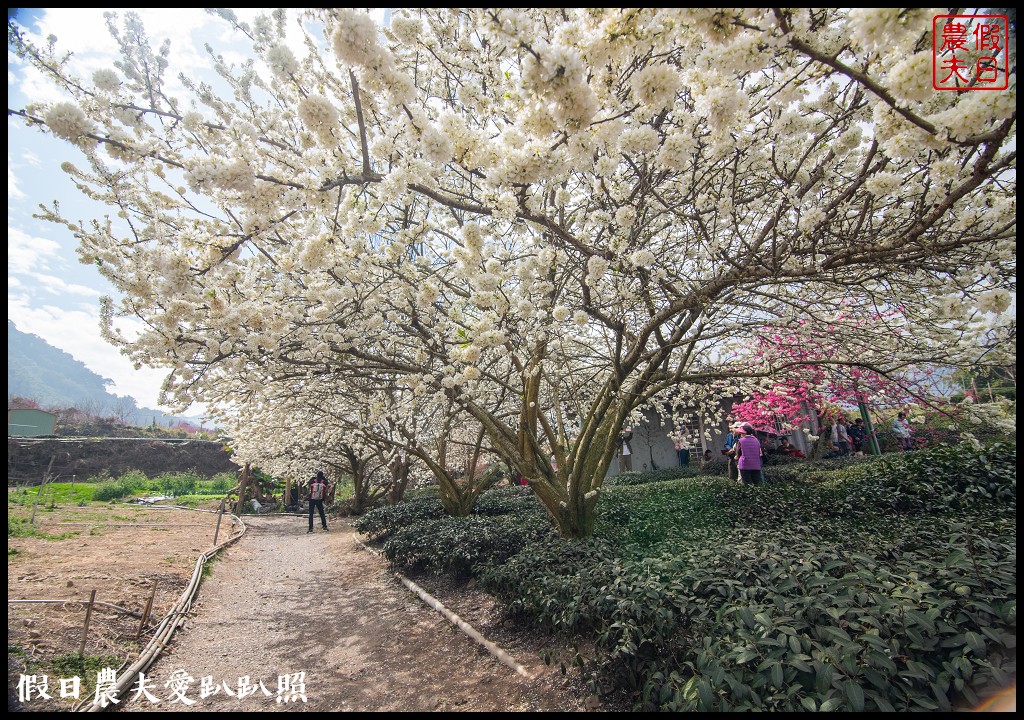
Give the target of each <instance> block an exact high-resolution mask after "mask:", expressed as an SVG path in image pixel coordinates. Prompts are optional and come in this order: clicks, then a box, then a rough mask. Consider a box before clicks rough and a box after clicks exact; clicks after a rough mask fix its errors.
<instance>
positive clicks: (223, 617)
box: [8, 508, 601, 712]
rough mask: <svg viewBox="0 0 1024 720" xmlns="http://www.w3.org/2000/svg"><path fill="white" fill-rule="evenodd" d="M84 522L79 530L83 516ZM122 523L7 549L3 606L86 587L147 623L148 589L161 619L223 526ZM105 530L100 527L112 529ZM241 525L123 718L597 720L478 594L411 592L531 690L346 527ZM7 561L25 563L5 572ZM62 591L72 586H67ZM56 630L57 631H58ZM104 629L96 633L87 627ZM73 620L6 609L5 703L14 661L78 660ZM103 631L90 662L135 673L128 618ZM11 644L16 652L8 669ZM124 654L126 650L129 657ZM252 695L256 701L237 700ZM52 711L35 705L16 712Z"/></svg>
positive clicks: (139, 519) (439, 588) (147, 516)
mask: <svg viewBox="0 0 1024 720" xmlns="http://www.w3.org/2000/svg"><path fill="white" fill-rule="evenodd" d="M70 510H71V509H69V513H70ZM81 510H82V512H81V513H80V515H82V516H84V515H85V512H86V509H84V508H83V509H81ZM129 512H131V515H130V516H129V517H130V518H131V522H132V524H133V526H132V527H125V528H114V527H107V526H105V527H103V528H102V529H101V530H100V533H101V534H98V535H89V534H88V528H86V532H83V533H82V534H81V535H80V536H76V538H74V539H69V540H61V541H47V540H39V539H35V538H9V541H8V548H9V550H8V585H9V591H8V597H9V599H10V598H26V599H28V598H33V597H59V598H74V599H82V598H83V597H84V598H87V597H88V592H87V591H88V590H91V589H92V588H94V587H95V588H97V589H98V590H99V592H98V593H97V599H98V600H106V601H107V602H112V603H114V604H118V605H124V606H126V607H129V608H137V609H141V606H142V604H143V603H144V602H145V599H146V597H147V596H148V593H149V590H150V588H151V587H152V581H153V580H154V579H156V580H159V583H158V593H157V597H158V602H157V607H156V608H155V609H154V615H156V616H157V618H159V617H162V613H164V612H166V610H167V609H168V608H169V607H170V606H171V605H172V604H173V602H174V601H175V600H177V597H178V596H180V593H181V591H182V589H183V587H184V585H185V582H186V579H187V576H188V575H189V574H190V573H191V570H192V567H193V565H194V559H195V556H196V555H197V554H198V553H199V552H200V551H201V550H203V549H206V548H208V547H210V545H211V541H212V537H213V527H214V524H215V522H216V516H214V515H207V514H204V513H198V512H189V511H177V510H163V511H159V510H136V509H131V510H130V511H129ZM71 514H73V513H71ZM110 517H112V515H109V514H108V518H107V520H106V521H105V522H117V521H115V520H112V519H110ZM154 518H160V519H154ZM161 519H162V522H164V523H170V522H177V523H181V525H180V526H179V527H177V528H171V527H165V528H163V529H159V528H157V527H153V526H149V525H144V524H143V523H156V522H161ZM80 521H81V522H90V521H94V520H93V519H92V518H87V519H85V520H80ZM95 521H96V522H98V521H99V518H97V519H96V520H95ZM46 522H47V524H46V525H44V529H45V530H46V532H50V533H53V532H54V531H55V530H56V529H58V528H59V529H62V530H64V529H66V528H69V527H71V528H75V527H77V526H66V525H56V523H57V522H69V520H67V519H63V520H62V519H59V517H54V518H47V521H46ZM245 522H246V524H247V525H248V526H249V527H248V530H247V532H246V533H245V535H244V536H243V537H242V538H241V539H240V540H239V541H238V542H237V543H235V544H234V545H232V546H231V547H229V548H228V549H227V550H225V551H224V552H222V554H221V555H220V556H219V557H218V558H217V559H216V560H215V561H214V563H213V565H212V572H211V574H210V575H209V577H207V578H206V579H204V580H203V584H202V586H201V588H200V590H199V594H198V596H197V600H196V602H194V603H193V609H192V611H191V613H190V617H189V618H188V619H187V620H186V622H185V626H184V628H183V629H180V630H179V631H178V632H177V633H176V634H175V636H174V638H173V640H172V642H171V646H170V647H169V648H168V650H167V651H166V652H165V653H164V654H163V655H162V656H161V657H160V658H159V659H158V660H157V662H156V663H155V664H154V665H153V666H151V667H150V669H149V671H148V672H147V673H146V681H145V685H146V687H147V688H148V689H149V691H150V693H151V694H152V698H153V699H148V698H147V697H146V696H145V695H143V694H141V693H136V691H135V688H134V687H133V688H132V689H131V690H130V691H129V693H128V697H127V698H125V701H126V702H124V703H123V706H124V708H125V709H128V710H129V711H135V712H138V711H157V712H159V711H164V710H167V711H182V710H194V711H228V710H230V711H236V710H246V711H257V712H261V711H278V710H286V711H341V710H345V711H428V712H449V711H469V712H483V711H549V712H550V711H556V712H557V711H583V710H599V709H601V708H600V706H599V704H598V703H597V702H596V701H595V700H594V699H593V698H592V697H590V696H589V695H588V693H587V692H586V691H585V690H584V688H583V687H582V684H581V683H580V681H579V678H578V676H576V675H575V674H574V672H573V671H572V669H570V670H569V673H568V674H567V675H565V676H563V675H562V673H561V671H560V669H559V668H558V667H557V666H548V665H545V664H544V663H543V661H542V659H541V652H542V651H543V650H544V648H545V647H546V646H547V645H548V644H553V641H552V640H551V639H550V638H547V637H545V636H543V635H540V634H537V633H536V632H535V631H530V630H528V629H525V628H517V627H515V626H514V625H513V624H512V623H511V622H510V621H509V619H508V617H507V616H506V614H505V613H504V612H503V611H502V608H501V607H500V606H499V605H498V604H497V603H496V602H495V601H494V600H493V599H492V598H490V597H489V596H487V595H486V594H484V593H482V592H479V591H478V590H476V589H474V588H472V587H461V588H453V587H451V586H446V585H445V584H443V583H433V584H431V583H430V582H429V581H428V580H427V579H424V578H415V581H416V582H417V583H418V584H420V585H421V586H423V587H424V589H426V590H427V591H428V592H432V593H433V594H435V596H436V597H438V599H439V600H441V601H442V602H443V603H444V604H445V605H446V606H448V607H449V608H450V609H451V610H452V611H454V612H455V613H457V614H458V615H459V616H460V617H462V618H463V619H464V620H465V621H467V622H468V623H470V624H471V625H473V627H474V628H476V630H478V631H479V632H480V633H481V634H483V635H484V636H485V637H487V638H488V639H490V640H491V641H493V642H495V643H497V644H498V645H499V646H500V647H501V648H502V649H504V650H505V651H506V652H507V653H509V654H510V655H511V656H512V657H513V658H514V659H515V660H516V661H517V662H519V663H520V664H522V665H523V666H524V667H525V668H526V669H527V672H528V673H529V675H530V677H529V678H525V677H522V676H521V675H519V674H517V673H515V672H514V671H513V670H512V669H510V668H508V667H507V666H505V665H503V664H501V663H500V662H498V661H497V660H496V659H494V658H493V657H492V656H491V655H490V654H488V653H487V652H486V651H485V650H484V649H483V648H481V647H480V646H479V645H478V644H477V643H475V642H474V641H472V640H471V639H470V638H468V637H467V636H466V635H464V634H463V633H462V632H460V631H459V630H457V629H456V628H455V627H454V626H453V625H452V624H451V623H450V622H449V621H448V620H447V619H445V618H444V617H443V616H442V615H441V614H439V613H438V612H436V611H435V610H433V609H431V608H429V607H427V606H426V605H425V604H424V603H423V602H422V601H421V600H420V599H419V598H418V597H417V596H416V595H414V594H413V593H412V592H411V591H410V590H408V589H407V588H406V587H405V586H404V585H402V584H401V583H400V582H399V581H398V580H397V579H396V577H395V575H394V574H393V573H392V572H391V571H390V570H388V568H387V565H386V562H385V561H384V560H383V559H381V558H380V557H378V556H377V555H375V554H373V553H371V552H368V551H367V550H365V549H363V547H362V546H361V545H360V544H359V543H358V542H357V540H356V534H355V532H354V531H353V530H352V528H351V526H350V525H348V523H347V522H345V521H344V520H343V519H338V520H335V521H334V522H333V525H332V527H331V531H330V532H323V531H322V530H320V528H319V524H318V525H317V529H316V531H315V533H314V534H312V535H309V534H307V533H306V521H305V519H304V518H299V517H294V516H279V515H275V516H259V517H250V516H246V517H245ZM51 523H53V524H52V525H51ZM224 532H225V528H222V533H224ZM222 537H223V535H222ZM68 543H71V544H70V545H68ZM11 548H16V549H17V550H18V552H17V553H16V554H15V556H14V557H13V559H12V556H11V554H10V549H11ZM189 558H191V562H189ZM68 580H70V581H71V582H73V583H74V585H73V586H71V587H66V585H67V581H68ZM55 593H59V594H55ZM58 617H62V618H63V620H61V621H60V622H57V621H56V620H55V619H54V618H58ZM98 617H102V623H96V622H95V618H98ZM82 618H83V611H82V610H81V608H72V607H70V606H65V609H62V606H55V605H20V606H19V605H9V610H8V645H9V647H8V649H9V654H8V690H9V697H10V694H11V693H10V691H11V683H12V682H14V683H17V681H18V675H17V673H18V672H19V671H18V670H17V666H18V663H19V661H21V662H22V664H23V663H24V658H26V657H29V656H31V655H34V654H36V653H56V652H58V651H59V652H69V651H75V652H77V649H78V644H79V643H80V640H81V628H82ZM27 621H30V622H27ZM97 625H102V628H103V629H102V630H101V629H97V630H95V631H94V630H93V629H90V641H89V643H90V644H89V646H88V648H87V651H86V652H87V654H88V653H100V652H112V653H113V654H118V653H120V655H121V656H123V657H125V659H126V660H128V661H129V664H130V663H131V662H132V661H134V659H135V657H136V654H137V647H131V644H130V643H126V642H125V640H124V637H125V635H128V636H130V635H133V634H134V632H135V629H136V628H137V625H138V620H137V619H134V618H122V619H117V617H116V616H115V615H114V614H113V613H97V614H96V615H95V616H94V625H93V627H97ZM39 628H46V629H45V630H43V631H40V630H39ZM52 628H59V629H60V630H59V631H51V629H52ZM33 631H35V636H33ZM12 645H13V646H15V647H18V648H23V649H24V650H23V651H22V653H21V654H20V655H16V656H13V657H14V660H13V662H12V655H11V653H10V649H11V646H12ZM126 649H129V650H134V652H133V653H131V654H130V657H129V653H126V652H125V650H126ZM12 676H13V677H12ZM178 677H184V678H186V679H185V680H183V681H180V682H179V683H178V684H177V685H175V680H173V679H172V678H178ZM187 678H191V680H188V679H187ZM51 682H52V683H53V684H56V682H57V681H56V679H53V680H51ZM176 689H177V690H178V691H179V692H178V694H177V695H176V694H175V690H176ZM250 690H253V691H254V692H252V693H251V694H248V695H245V693H246V692H248V691H250ZM240 691H241V692H240ZM133 695H137V697H136V698H135V699H134V700H132V699H131V698H132V696H133ZM16 696H17V694H16V692H15V697H16ZM243 696H244V697H243ZM279 698H280V699H282V700H284V702H278V700H279ZM186 699H187V700H188V701H192V703H193V704H188V702H186ZM9 704H10V703H9ZM56 707H58V706H57V705H52V704H50V703H47V702H44V701H40V700H38V699H33V700H32V701H31V702H29V703H27V704H26V705H25V707H24V708H23V709H25V710H29V711H32V710H43V709H52V708H56ZM64 707H68V705H66V704H65V705H64Z"/></svg>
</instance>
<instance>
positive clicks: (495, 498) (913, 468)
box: [358, 445, 1016, 712]
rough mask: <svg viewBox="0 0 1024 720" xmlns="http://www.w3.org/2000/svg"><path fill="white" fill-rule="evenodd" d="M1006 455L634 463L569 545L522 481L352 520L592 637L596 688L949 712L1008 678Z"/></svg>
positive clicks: (719, 704) (624, 693) (649, 697)
mask: <svg viewBox="0 0 1024 720" xmlns="http://www.w3.org/2000/svg"><path fill="white" fill-rule="evenodd" d="M1015 462H1016V448H1015V446H1013V445H1002V446H995V447H991V448H988V449H986V450H983V451H980V452H979V451H974V450H971V449H969V448H967V447H937V448H932V449H929V450H925V451H919V452H914V453H906V454H902V453H901V454H898V455H893V456H887V457H883V458H844V459H841V460H832V461H823V462H811V461H805V462H803V463H799V464H792V465H784V466H779V467H778V468H776V470H778V471H787V472H792V475H790V476H789V477H787V478H786V479H782V480H773V482H772V483H770V484H768V485H764V486H744V485H739V484H738V483H735V482H733V481H729V480H727V479H724V478H713V477H707V476H704V477H683V478H679V477H678V476H676V477H675V479H673V478H670V477H666V475H667V474H668V473H678V472H679V471H680V470H682V471H687V470H689V469H688V468H673V469H672V470H668V471H657V472H655V473H636V474H631V476H627V479H626V481H625V482H622V483H620V484H619V485H618V486H616V485H613V484H609V485H607V486H606V487H605V488H604V490H603V491H602V493H601V499H600V501H599V504H598V510H599V515H598V521H597V525H596V528H595V536H594V537H593V538H590V539H588V540H585V541H567V540H564V539H562V538H559V537H557V536H556V535H555V534H554V532H553V531H552V530H551V526H550V522H549V521H548V519H547V518H546V516H545V515H544V513H543V511H542V510H541V509H540V507H539V505H538V504H537V503H536V500H535V498H533V497H532V493H531V492H530V491H529V489H528V488H506V489H503V490H501V491H498V492H494V491H491V492H490V493H485V494H484V495H483V496H481V499H480V503H479V505H480V507H479V508H478V512H476V513H475V514H474V515H472V516H470V517H468V518H461V519H455V518H448V517H445V516H444V515H443V511H442V510H441V508H440V503H438V502H437V501H436V500H433V501H432V502H431V503H428V502H427V501H418V502H415V503H403V504H400V505H398V506H395V507H393V508H387V509H385V510H384V511H373V512H372V513H369V514H368V515H367V516H366V517H364V518H363V519H362V520H360V521H359V523H358V525H364V526H365V527H364V528H361V530H363V531H364V532H367V533H368V534H371V535H372V536H374V537H377V538H387V542H386V543H385V545H384V547H385V554H386V555H387V557H388V558H389V559H390V560H391V561H392V562H393V563H394V564H395V565H396V566H399V567H403V568H407V569H415V570H424V571H434V572H447V573H451V574H453V575H456V576H458V577H462V578H465V577H470V576H475V577H477V578H478V579H479V581H480V583H481V585H482V586H483V587H484V588H485V589H487V590H488V591H489V592H491V593H493V594H494V595H496V596H497V597H499V598H501V599H502V600H504V601H505V602H506V604H507V605H508V607H509V608H510V610H511V611H512V612H514V613H518V614H519V615H520V616H521V617H522V618H523V621H526V622H534V623H537V624H539V625H541V626H543V627H546V628H548V629H550V630H552V631H554V632H556V633H559V634H560V635H561V636H563V637H564V638H565V639H566V642H570V643H572V642H577V641H582V642H584V643H586V644H588V645H590V646H591V647H593V648H596V651H595V650H591V651H588V653H587V655H588V658H587V660H585V661H584V662H583V663H582V664H583V666H584V669H585V670H586V672H587V676H588V677H589V678H590V679H591V682H592V683H593V685H594V688H595V689H596V690H598V691H600V692H601V693H603V694H606V695H608V696H612V697H617V698H620V699H626V700H628V701H629V702H631V703H632V704H633V706H634V707H635V708H636V709H637V710H689V711H721V710H775V711H785V712H788V711H800V710H846V711H861V710H867V711H876V710H882V711H893V710H898V711H905V710H949V709H959V708H963V707H965V706H973V705H976V704H977V703H978V701H979V700H980V699H981V698H982V697H984V696H985V695H986V694H987V693H988V692H991V691H993V690H995V689H997V688H999V687H1002V686H1005V685H1006V684H1007V683H1008V682H1009V681H1010V679H1011V678H1012V677H1013V676H1014V674H1015V670H1016V665H1015V647H1016V516H1015V512H1016V472H1015ZM644 481H645V482H644ZM580 657H582V656H580Z"/></svg>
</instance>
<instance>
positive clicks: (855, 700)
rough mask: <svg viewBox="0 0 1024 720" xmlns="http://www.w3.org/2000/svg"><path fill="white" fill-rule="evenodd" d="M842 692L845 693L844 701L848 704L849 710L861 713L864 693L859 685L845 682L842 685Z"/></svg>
mask: <svg viewBox="0 0 1024 720" xmlns="http://www.w3.org/2000/svg"><path fill="white" fill-rule="evenodd" d="M843 690H844V691H845V692H846V699H847V700H849V702H850V709H851V710H853V711H854V712H862V711H863V710H864V691H863V690H862V689H861V687H860V685H858V684H857V683H855V682H846V683H844V684H843Z"/></svg>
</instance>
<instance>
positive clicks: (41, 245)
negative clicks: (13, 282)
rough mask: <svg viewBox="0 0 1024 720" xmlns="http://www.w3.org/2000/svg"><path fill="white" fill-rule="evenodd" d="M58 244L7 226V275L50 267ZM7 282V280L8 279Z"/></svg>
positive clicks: (58, 247)
mask: <svg viewBox="0 0 1024 720" xmlns="http://www.w3.org/2000/svg"><path fill="white" fill-rule="evenodd" d="M59 251H60V244H59V243H56V242H54V241H53V240H48V239H46V238H41V237H36V236H34V235H29V234H27V233H25V232H22V231H21V230H18V229H16V228H12V227H10V226H8V227H7V275H8V276H10V275H11V273H23V274H24V273H31V272H37V271H39V270H45V269H47V268H49V267H50V261H51V260H54V259H56V258H57V256H58V253H59ZM8 282H9V280H8Z"/></svg>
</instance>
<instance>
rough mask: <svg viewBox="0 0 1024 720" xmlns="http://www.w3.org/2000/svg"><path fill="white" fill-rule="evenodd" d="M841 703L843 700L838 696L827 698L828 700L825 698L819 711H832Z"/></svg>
mask: <svg viewBox="0 0 1024 720" xmlns="http://www.w3.org/2000/svg"><path fill="white" fill-rule="evenodd" d="M842 704H843V701H842V700H840V699H839V698H829V699H828V700H826V701H825V702H823V703H822V704H821V710H820V712H832V711H833V710H835V709H836V708H838V707H839V706H840V705H842Z"/></svg>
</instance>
